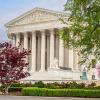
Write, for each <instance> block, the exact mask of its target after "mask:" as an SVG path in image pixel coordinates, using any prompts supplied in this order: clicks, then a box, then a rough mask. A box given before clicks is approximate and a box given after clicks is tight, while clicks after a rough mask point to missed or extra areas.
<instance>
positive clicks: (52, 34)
mask: <svg viewBox="0 0 100 100" xmlns="http://www.w3.org/2000/svg"><path fill="white" fill-rule="evenodd" d="M53 62H54V30H53V29H52V30H50V68H52V67H54V66H53Z"/></svg>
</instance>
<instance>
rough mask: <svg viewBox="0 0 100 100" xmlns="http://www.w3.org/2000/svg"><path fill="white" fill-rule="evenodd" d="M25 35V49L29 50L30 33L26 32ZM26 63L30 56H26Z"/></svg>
mask: <svg viewBox="0 0 100 100" xmlns="http://www.w3.org/2000/svg"><path fill="white" fill-rule="evenodd" d="M23 34H24V49H27V50H28V33H27V32H25V33H23ZM25 60H26V62H28V56H26V59H25Z"/></svg>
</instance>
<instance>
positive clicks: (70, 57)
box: [69, 49, 74, 70]
mask: <svg viewBox="0 0 100 100" xmlns="http://www.w3.org/2000/svg"><path fill="white" fill-rule="evenodd" d="M73 56H74V55H73V50H72V49H69V68H71V69H72V70H73V67H74V66H73V63H74V58H73Z"/></svg>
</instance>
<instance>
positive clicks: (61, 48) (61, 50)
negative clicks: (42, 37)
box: [59, 38, 64, 67]
mask: <svg viewBox="0 0 100 100" xmlns="http://www.w3.org/2000/svg"><path fill="white" fill-rule="evenodd" d="M59 66H60V67H64V41H63V40H62V39H61V38H60V39H59Z"/></svg>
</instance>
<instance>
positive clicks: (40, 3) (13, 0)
mask: <svg viewBox="0 0 100 100" xmlns="http://www.w3.org/2000/svg"><path fill="white" fill-rule="evenodd" d="M66 1H67V0H0V42H4V41H7V40H8V38H7V32H6V28H5V26H4V24H6V23H7V22H9V21H10V20H12V19H14V18H16V17H18V16H19V15H21V14H23V13H24V12H26V11H29V10H31V9H33V8H34V7H40V8H46V9H50V10H58V11H62V10H63V9H64V4H65V3H66Z"/></svg>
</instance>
